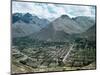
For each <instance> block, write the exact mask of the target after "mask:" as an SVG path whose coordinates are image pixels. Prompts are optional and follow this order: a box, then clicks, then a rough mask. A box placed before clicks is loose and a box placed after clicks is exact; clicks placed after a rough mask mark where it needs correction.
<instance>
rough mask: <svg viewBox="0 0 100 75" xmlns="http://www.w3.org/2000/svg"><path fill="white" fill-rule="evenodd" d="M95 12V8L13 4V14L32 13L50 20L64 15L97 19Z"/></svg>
mask: <svg viewBox="0 0 100 75" xmlns="http://www.w3.org/2000/svg"><path fill="white" fill-rule="evenodd" d="M95 11H96V10H95V6H83V5H68V4H66V5H65V4H51V3H49V4H48V3H34V2H16V1H13V2H12V13H16V12H19V13H31V14H34V15H37V16H38V17H40V18H46V19H48V20H51V19H53V18H57V17H60V16H61V15H63V14H64V15H65V14H66V15H68V16H69V17H71V18H72V17H76V16H89V17H95Z"/></svg>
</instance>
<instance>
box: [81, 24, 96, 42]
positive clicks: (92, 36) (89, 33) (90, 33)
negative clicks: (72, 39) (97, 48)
mask: <svg viewBox="0 0 100 75" xmlns="http://www.w3.org/2000/svg"><path fill="white" fill-rule="evenodd" d="M81 35H82V36H83V37H85V38H87V39H88V40H90V41H96V25H93V26H92V27H90V28H89V29H88V30H86V31H85V32H84V33H82V34H81Z"/></svg>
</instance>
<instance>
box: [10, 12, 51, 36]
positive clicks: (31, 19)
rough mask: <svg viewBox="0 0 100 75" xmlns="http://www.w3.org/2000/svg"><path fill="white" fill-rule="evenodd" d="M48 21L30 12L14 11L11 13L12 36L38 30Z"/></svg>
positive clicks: (28, 33)
mask: <svg viewBox="0 0 100 75" xmlns="http://www.w3.org/2000/svg"><path fill="white" fill-rule="evenodd" d="M48 24H49V21H48V20H46V19H40V18H38V17H37V16H32V14H30V13H25V14H23V13H14V14H13V15H12V31H13V33H12V37H25V36H28V35H30V34H32V33H35V32H38V31H40V30H41V29H42V28H44V27H45V26H47V25H48Z"/></svg>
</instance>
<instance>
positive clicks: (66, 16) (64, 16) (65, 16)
mask: <svg viewBox="0 0 100 75" xmlns="http://www.w3.org/2000/svg"><path fill="white" fill-rule="evenodd" d="M61 17H62V18H69V16H68V15H62V16H61Z"/></svg>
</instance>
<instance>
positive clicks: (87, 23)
mask: <svg viewBox="0 0 100 75" xmlns="http://www.w3.org/2000/svg"><path fill="white" fill-rule="evenodd" d="M73 20H74V21H76V22H77V23H78V24H79V25H80V27H81V28H82V29H81V30H82V31H83V32H84V31H86V30H87V29H88V28H90V27H92V26H93V25H95V19H94V18H92V17H86V16H78V17H75V18H73Z"/></svg>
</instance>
